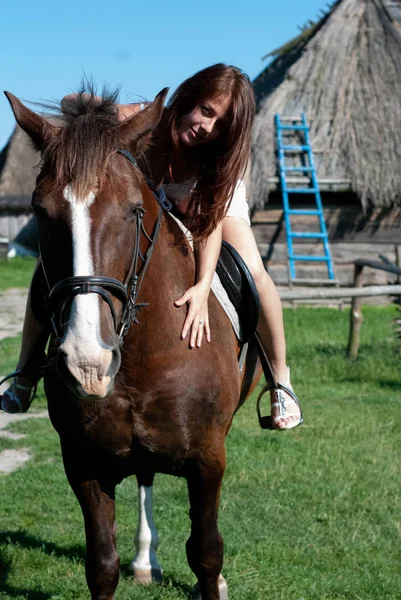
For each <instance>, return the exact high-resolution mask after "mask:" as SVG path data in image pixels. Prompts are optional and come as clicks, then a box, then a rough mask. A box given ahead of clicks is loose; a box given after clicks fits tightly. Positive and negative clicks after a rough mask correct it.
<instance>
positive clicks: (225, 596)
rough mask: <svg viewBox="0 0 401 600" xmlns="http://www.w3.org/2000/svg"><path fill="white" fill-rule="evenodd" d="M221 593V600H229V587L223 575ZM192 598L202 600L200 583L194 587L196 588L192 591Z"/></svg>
mask: <svg viewBox="0 0 401 600" xmlns="http://www.w3.org/2000/svg"><path fill="white" fill-rule="evenodd" d="M219 592H220V600H228V586H227V582H226V580H225V579H224V577H223V575H220V576H219ZM192 598H193V600H202V596H201V594H200V591H199V583H196V584H195V585H194V588H193V590H192Z"/></svg>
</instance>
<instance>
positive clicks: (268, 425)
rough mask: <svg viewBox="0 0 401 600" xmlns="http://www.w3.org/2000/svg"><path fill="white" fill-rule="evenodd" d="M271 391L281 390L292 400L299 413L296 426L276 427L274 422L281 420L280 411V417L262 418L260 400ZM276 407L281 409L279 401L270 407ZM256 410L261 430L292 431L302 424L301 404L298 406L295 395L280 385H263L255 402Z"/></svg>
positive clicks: (269, 416)
mask: <svg viewBox="0 0 401 600" xmlns="http://www.w3.org/2000/svg"><path fill="white" fill-rule="evenodd" d="M272 390H278V391H280V390H282V391H283V392H285V393H286V394H288V395H289V396H290V397H291V398H292V399H293V400H294V402H295V404H296V405H297V406H298V408H299V413H300V419H299V422H298V423H297V424H296V425H293V426H292V427H276V425H275V420H279V419H280V418H282V417H281V410H280V415H279V416H278V417H275V418H273V417H272V416H271V415H268V416H264V417H262V414H261V412H260V403H261V400H262V398H263V396H264V395H265V393H266V392H270V391H272ZM277 405H278V406H280V409H281V403H280V401H279V402H275V403H274V404H272V406H277ZM256 410H257V413H258V419H259V425H260V426H261V428H262V429H271V430H272V429H273V430H275V431H281V430H283V431H286V430H288V429H294V428H295V427H298V425H302V423H303V422H304V418H303V416H302V408H301V404H300V402H299V400H298V398H297V396H296V394H295V393H294V392H293V391H292V390H290V388H288V387H286V386H285V385H283V384H282V383H275V384H271V383H268V384H267V385H265V387H264V388H263V389H262V391H261V392H260V394H259V396H258V399H257V402H256ZM283 417H284V415H283Z"/></svg>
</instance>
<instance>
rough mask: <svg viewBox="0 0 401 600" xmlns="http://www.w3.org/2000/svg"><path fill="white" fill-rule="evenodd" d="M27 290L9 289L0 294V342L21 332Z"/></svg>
mask: <svg viewBox="0 0 401 600" xmlns="http://www.w3.org/2000/svg"><path fill="white" fill-rule="evenodd" d="M27 295H28V290H26V289H22V288H10V289H8V290H5V291H1V292H0V340H2V339H3V338H6V337H14V336H15V335H17V334H18V333H20V332H21V331H22V325H23V322H24V315H25V305H26V298H27Z"/></svg>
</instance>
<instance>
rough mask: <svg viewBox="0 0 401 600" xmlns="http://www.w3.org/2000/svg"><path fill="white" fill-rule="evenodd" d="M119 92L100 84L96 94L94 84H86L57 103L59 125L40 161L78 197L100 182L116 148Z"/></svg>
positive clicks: (60, 183) (58, 180)
mask: <svg viewBox="0 0 401 600" xmlns="http://www.w3.org/2000/svg"><path fill="white" fill-rule="evenodd" d="M118 93H119V90H109V89H108V88H103V90H102V95H101V96H98V95H97V94H96V92H95V89H94V87H93V85H91V84H86V85H83V86H81V88H80V90H79V91H78V92H77V94H74V95H70V96H67V97H66V98H64V99H63V100H62V101H61V102H60V104H59V106H58V111H57V113H56V116H57V117H58V118H59V119H61V124H62V127H60V128H59V132H58V135H57V136H55V137H54V138H53V139H52V140H51V141H50V142H49V144H48V145H47V146H46V148H45V150H44V153H43V161H44V163H45V164H46V163H47V162H48V163H49V164H51V165H52V168H53V169H55V176H56V181H57V183H58V185H60V186H62V185H65V182H66V181H68V182H70V183H71V185H72V186H73V188H74V191H75V193H76V194H77V196H79V197H81V198H83V197H85V196H87V195H88V193H89V191H91V189H93V186H94V185H95V184H96V183H97V182H99V183H100V181H99V180H100V179H102V178H103V177H104V175H105V173H106V170H107V164H108V160H109V157H110V155H111V154H112V153H113V152H115V150H116V149H117V148H118V137H119V136H118V126H119V122H118V120H117V116H116V100H117V96H118ZM53 108H54V107H53Z"/></svg>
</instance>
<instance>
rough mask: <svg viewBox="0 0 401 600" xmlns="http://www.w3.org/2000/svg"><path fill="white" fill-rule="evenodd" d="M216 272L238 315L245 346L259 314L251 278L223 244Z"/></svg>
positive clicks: (239, 258)
mask: <svg viewBox="0 0 401 600" xmlns="http://www.w3.org/2000/svg"><path fill="white" fill-rule="evenodd" d="M216 271H217V274H218V276H219V277H220V280H221V283H222V284H223V287H224V289H225V290H226V292H227V295H228V297H229V298H230V300H231V302H232V303H233V305H234V307H235V309H236V311H237V312H238V315H239V320H240V323H241V330H242V342H243V343H244V344H245V343H246V342H248V341H249V340H250V338H251V337H252V336H253V334H254V333H255V331H256V327H257V325H258V320H259V313H260V301H259V294H258V290H257V289H256V285H255V282H254V280H253V277H252V275H251V273H250V271H249V269H248V267H247V266H246V264H245V262H244V261H243V259H242V258H241V256H240V255H239V254H238V252H237V251H236V250H235V248H233V247H232V246H231V244H229V243H228V242H224V241H223V244H222V246H221V252H220V256H219V260H218V263H217V267H216Z"/></svg>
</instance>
